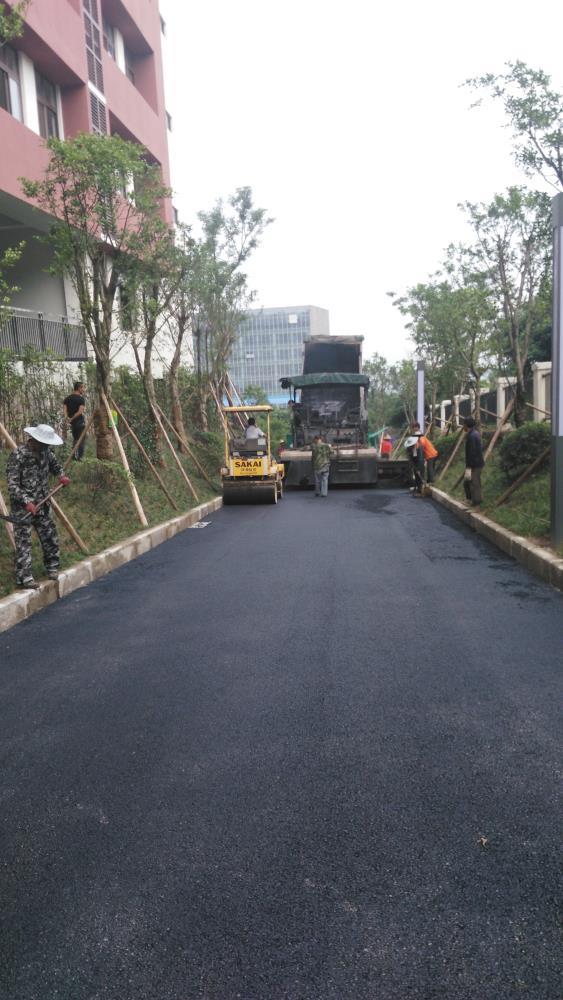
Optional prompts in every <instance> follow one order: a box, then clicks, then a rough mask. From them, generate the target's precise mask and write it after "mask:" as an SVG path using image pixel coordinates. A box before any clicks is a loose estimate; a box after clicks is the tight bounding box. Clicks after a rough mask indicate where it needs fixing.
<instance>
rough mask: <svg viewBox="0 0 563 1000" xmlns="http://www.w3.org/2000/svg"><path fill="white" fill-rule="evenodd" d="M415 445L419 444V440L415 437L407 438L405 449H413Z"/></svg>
mask: <svg viewBox="0 0 563 1000" xmlns="http://www.w3.org/2000/svg"><path fill="white" fill-rule="evenodd" d="M415 444H418V438H417V437H414V435H412V436H411V437H408V438H407V440H406V441H405V444H404V447H405V448H412V447H413V446H414V445H415Z"/></svg>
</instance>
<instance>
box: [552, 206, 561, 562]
mask: <svg viewBox="0 0 563 1000" xmlns="http://www.w3.org/2000/svg"><path fill="white" fill-rule="evenodd" d="M551 206H552V219H553V334H552V337H553V339H552V350H551V540H552V542H553V544H554V545H561V544H563V194H557V195H556V196H555V198H554V199H553V200H552V202H551Z"/></svg>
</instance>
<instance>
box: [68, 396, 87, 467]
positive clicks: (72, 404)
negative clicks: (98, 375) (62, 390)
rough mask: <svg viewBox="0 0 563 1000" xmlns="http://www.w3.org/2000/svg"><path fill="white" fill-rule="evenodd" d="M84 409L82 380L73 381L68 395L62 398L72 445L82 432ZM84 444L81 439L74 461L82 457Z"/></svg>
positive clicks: (84, 422) (84, 400)
mask: <svg viewBox="0 0 563 1000" xmlns="http://www.w3.org/2000/svg"><path fill="white" fill-rule="evenodd" d="M85 409H86V393H85V390H84V382H75V383H74V388H73V391H72V392H71V393H70V395H69V396H66V398H65V399H63V410H64V415H65V417H66V419H67V420H68V422H69V424H70V430H71V433H72V444H73V447H74V445H76V443H77V441H80V438H81V437H82V432H83V430H84V428H85V427H86V417H85V416H84V411H85ZM84 444H85V442H84V441H82V442H81V444H79V445H78V448H77V449H76V451H75V453H74V459H75V461H76V462H80V461H81V459H82V456H83V454H84Z"/></svg>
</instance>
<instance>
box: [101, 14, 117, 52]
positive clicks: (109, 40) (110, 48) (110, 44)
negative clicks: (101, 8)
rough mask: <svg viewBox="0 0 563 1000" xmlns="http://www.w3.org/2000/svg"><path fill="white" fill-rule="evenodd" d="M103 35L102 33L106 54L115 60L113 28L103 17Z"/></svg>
mask: <svg viewBox="0 0 563 1000" xmlns="http://www.w3.org/2000/svg"><path fill="white" fill-rule="evenodd" d="M103 33H104V49H105V50H106V52H107V54H108V55H110V56H111V58H112V59H115V28H114V27H113V24H110V23H109V21H108V20H107V18H105V17H104V20H103Z"/></svg>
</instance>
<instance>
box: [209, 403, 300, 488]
mask: <svg viewBox="0 0 563 1000" xmlns="http://www.w3.org/2000/svg"><path fill="white" fill-rule="evenodd" d="M272 409H273V408H272V407H271V406H266V405H260V406H223V407H222V412H223V430H224V435H225V464H224V466H223V468H222V469H221V484H222V490H223V503H224V504H236V503H240V504H247V503H277V502H278V500H280V499H281V497H282V496H283V473H284V469H283V465H282V464H281V463H280V462H276V460H275V459H274V458H272V455H271V451H270V413H271V412H272ZM264 424H265V427H264Z"/></svg>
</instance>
